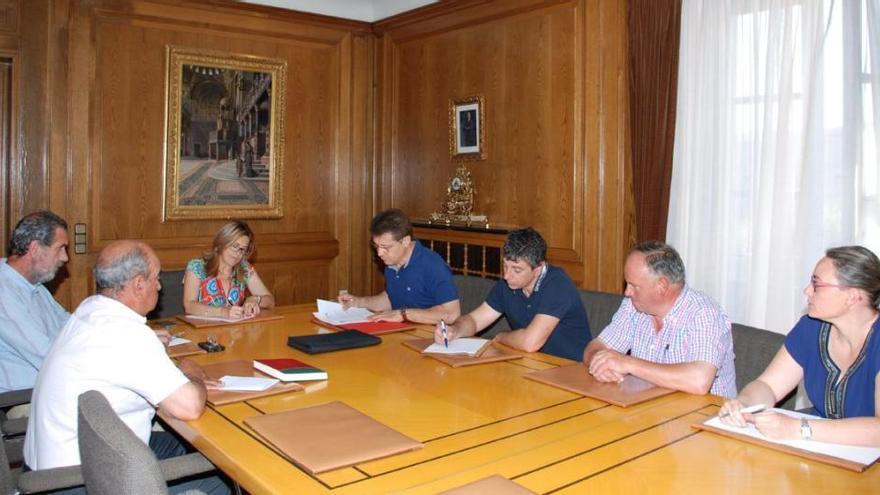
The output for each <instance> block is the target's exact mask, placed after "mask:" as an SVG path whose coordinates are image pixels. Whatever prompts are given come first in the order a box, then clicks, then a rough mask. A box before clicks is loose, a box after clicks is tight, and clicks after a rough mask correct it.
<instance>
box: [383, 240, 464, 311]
mask: <svg viewBox="0 0 880 495" xmlns="http://www.w3.org/2000/svg"><path fill="white" fill-rule="evenodd" d="M413 244H414V245H415V248H413V252H412V255H411V256H410V257H409V262H407V264H406V266H404V267H402V268H400V269H399V270H395V269H394V268H391V267H388V266H386V267H385V292H386V293H387V294H388V299H390V300H391V308H392V309H400V308H418V309H424V308H430V307H433V306H438V305H440V304H443V303H448V302H449V301H455V300H456V299H458V289H456V288H455V283H453V282H452V270H450V269H449V265H447V264H446V262H445V261H443V258H441V257H440V255H439V254H437V253H435V252H434V251H431V250H430V249H428V248H425V247H424V246H422V244H421V243H420V242H419V241H413Z"/></svg>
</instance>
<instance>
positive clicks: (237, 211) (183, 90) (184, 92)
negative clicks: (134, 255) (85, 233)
mask: <svg viewBox="0 0 880 495" xmlns="http://www.w3.org/2000/svg"><path fill="white" fill-rule="evenodd" d="M167 61H168V68H167V82H166V92H167V93H166V100H167V102H166V109H165V114H166V118H167V122H166V137H165V187H164V196H165V197H164V220H191V219H219V218H280V217H282V216H283V210H282V197H283V195H282V190H281V184H282V180H283V174H284V159H283V157H282V153H283V150H284V140H283V136H284V114H283V109H284V98H285V95H286V88H285V84H286V77H287V63H286V62H285V61H283V60H277V59H269V58H263V57H256V56H251V55H247V54H236V53H226V52H215V51H208V50H201V49H191V48H185V47H178V46H168V47H167Z"/></svg>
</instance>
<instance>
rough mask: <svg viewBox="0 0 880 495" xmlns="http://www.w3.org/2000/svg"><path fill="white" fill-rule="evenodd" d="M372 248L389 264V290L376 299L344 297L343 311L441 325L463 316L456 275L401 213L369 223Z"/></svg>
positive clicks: (383, 215)
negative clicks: (414, 233) (418, 238)
mask: <svg viewBox="0 0 880 495" xmlns="http://www.w3.org/2000/svg"><path fill="white" fill-rule="evenodd" d="M370 235H371V236H372V237H373V248H375V249H376V254H378V255H379V258H381V259H382V262H383V263H385V290H384V291H382V292H380V293H379V294H376V295H375V296H362V297H358V296H352V295H350V294H341V295H340V296H339V302H340V303H342V305H343V307H345V308H349V307H352V306H354V307H360V308H367V309H369V310H370V311H373V312H375V313H376V314H374V315H373V316H372V317H371V318H372V319H373V320H381V321H413V322H416V323H437V322H438V321H440V320H445V321H453V320H455V319H456V318H458V317H459V315H461V308H460V306H459V302H458V290H457V289H456V288H455V284H454V283H453V281H452V271H451V270H450V269H449V265H447V264H446V262H445V261H443V258H441V257H440V255H438V254H437V253H435V252H434V251H432V250H430V249H428V248H426V247H424V246H422V245H421V243H420V242H419V241H415V240H413V238H412V223H410V221H409V218H407V216H406V215H405V214H404V213H403V212H402V211H400V210H398V209H391V210H385V211H383V212H381V213H379V214H378V215H376V216H375V217H373V220H372V221H371V222H370Z"/></svg>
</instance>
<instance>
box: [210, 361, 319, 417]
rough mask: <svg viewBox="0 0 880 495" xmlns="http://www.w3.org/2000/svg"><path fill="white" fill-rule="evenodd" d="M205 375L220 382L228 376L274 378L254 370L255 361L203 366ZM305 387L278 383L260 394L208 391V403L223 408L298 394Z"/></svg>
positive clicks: (226, 362)
mask: <svg viewBox="0 0 880 495" xmlns="http://www.w3.org/2000/svg"><path fill="white" fill-rule="evenodd" d="M202 369H203V370H205V374H206V375H208V378H211V379H212V380H219V379H221V378H223V377H224V376H226V375H232V376H257V377H260V378H272V377H271V376H268V375H264V374H262V373H260V372H259V371H257V370H255V369H254V363H253V361H245V360H243V359H239V360H236V361H223V362H222V363H214V364H206V365H204V366H202ZM302 389H303V386H302V385H300V384H299V383H296V382H287V383H281V382H279V383H276V384H275V385H274V386H272V387H270V388H268V389H266V390H261V391H259V392H234V391H224V390H208V402H209V403H210V404H211V405H213V406H222V405H224V404H231V403H233V402H241V401H243V400H250V399H256V398H257V397H267V396H270V395H277V394H283V393H286V392H296V391H298V390H302Z"/></svg>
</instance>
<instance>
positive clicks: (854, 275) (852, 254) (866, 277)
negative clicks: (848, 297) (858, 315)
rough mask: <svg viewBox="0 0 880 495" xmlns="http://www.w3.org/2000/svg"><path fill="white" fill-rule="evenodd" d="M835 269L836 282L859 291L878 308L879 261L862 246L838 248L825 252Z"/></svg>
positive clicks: (879, 305) (879, 297)
mask: <svg viewBox="0 0 880 495" xmlns="http://www.w3.org/2000/svg"><path fill="white" fill-rule="evenodd" d="M825 256H827V257H828V258H830V259H831V261H832V262H833V263H834V267H835V268H837V280H838V281H840V282H841V284H843V285H846V286H847V287H853V288H856V289H861V290H863V291H865V292H867V293H868V297H870V298H871V306H873V307H874V308H880V259H878V258H877V255H876V254H874V253H873V252H872V251H871V250H870V249H868V248H865V247H862V246H840V247H836V248H831V249H829V250H828V251H825Z"/></svg>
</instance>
